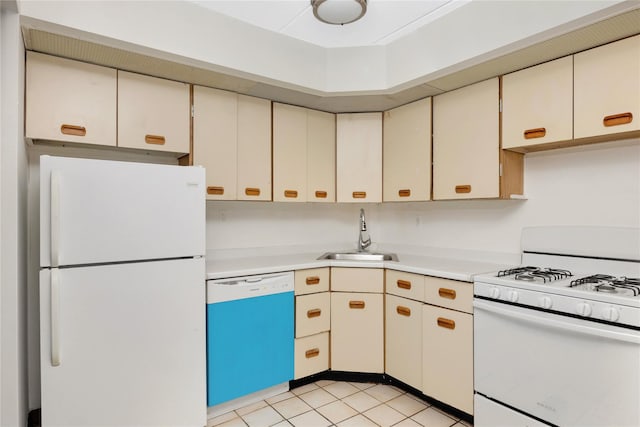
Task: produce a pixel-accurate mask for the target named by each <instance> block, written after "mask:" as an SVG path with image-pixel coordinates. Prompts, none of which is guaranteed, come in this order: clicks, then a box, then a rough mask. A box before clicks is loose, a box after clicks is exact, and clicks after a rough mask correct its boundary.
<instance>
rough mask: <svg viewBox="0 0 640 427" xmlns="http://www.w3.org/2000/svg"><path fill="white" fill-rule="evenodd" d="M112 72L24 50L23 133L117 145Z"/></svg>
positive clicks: (44, 138)
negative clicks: (25, 58)
mask: <svg viewBox="0 0 640 427" xmlns="http://www.w3.org/2000/svg"><path fill="white" fill-rule="evenodd" d="M116 74H117V72H116V70H115V69H113V68H107V67H100V66H98V65H93V64H87V63H84V62H79V61H72V60H69V59H64V58H58V57H56V56H51V55H44V54H41V53H36V52H31V51H28V52H27V62H26V83H25V90H26V93H25V96H26V101H25V104H26V105H25V109H26V111H25V136H26V137H27V138H30V139H43V140H49V141H66V142H76V143H82V144H94V145H105V146H112V147H115V146H116V99H117V75H116Z"/></svg>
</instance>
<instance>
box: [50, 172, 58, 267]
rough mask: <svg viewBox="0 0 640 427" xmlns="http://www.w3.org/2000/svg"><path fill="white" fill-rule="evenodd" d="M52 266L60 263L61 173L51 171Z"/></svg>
mask: <svg viewBox="0 0 640 427" xmlns="http://www.w3.org/2000/svg"><path fill="white" fill-rule="evenodd" d="M50 218H51V232H50V233H51V267H58V266H59V265H60V253H59V248H60V173H59V172H58V171H56V170H53V171H51V216H50Z"/></svg>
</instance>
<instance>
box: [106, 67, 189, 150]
mask: <svg viewBox="0 0 640 427" xmlns="http://www.w3.org/2000/svg"><path fill="white" fill-rule="evenodd" d="M190 116H191V101H190V99H189V85H188V84H186V83H180V82H174V81H171V80H165V79H159V78H156V77H149V76H143V75H141V74H134V73H128V72H126V71H118V147H127V148H141V149H145V150H154V151H169V152H174V153H189V148H190V142H189V132H190V130H189V128H190Z"/></svg>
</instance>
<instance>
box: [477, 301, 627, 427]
mask: <svg viewBox="0 0 640 427" xmlns="http://www.w3.org/2000/svg"><path fill="white" fill-rule="evenodd" d="M473 306H474V371H475V374H474V381H475V385H474V386H475V390H476V392H477V393H481V394H483V395H485V396H486V397H488V398H490V399H492V400H494V401H497V402H501V403H503V404H506V405H508V406H510V407H512V408H516V409H517V410H519V411H521V412H522V413H524V414H527V415H529V416H533V417H535V418H538V419H541V420H543V421H545V422H548V423H552V424H556V425H560V426H581V427H583V426H603V427H604V426H619V427H622V426H638V425H640V405H639V403H640V402H639V400H640V332H639V331H636V330H632V329H627V328H621V327H617V326H612V325H607V324H601V323H596V322H591V321H588V320H582V319H576V318H572V317H567V316H561V315H557V314H552V313H548V312H543V311H539V310H533V309H528V308H523V307H519V306H514V305H508V304H503V303H499V302H492V301H485V300H481V299H477V298H476V299H475V300H474V303H473ZM482 419H483V414H482V413H481V411H478V410H476V412H475V421H476V425H478V426H479V425H481V424H482ZM505 422H508V421H507V420H505Z"/></svg>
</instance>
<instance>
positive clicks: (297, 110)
mask: <svg viewBox="0 0 640 427" xmlns="http://www.w3.org/2000/svg"><path fill="white" fill-rule="evenodd" d="M273 190H274V194H273V200H274V201H279V202H285V201H286V202H289V201H290V202H306V201H312V202H315V201H319V202H334V201H335V115H334V114H331V113H324V112H321V111H315V110H310V109H307V108H302V107H296V106H292V105H286V104H279V103H274V104H273Z"/></svg>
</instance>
